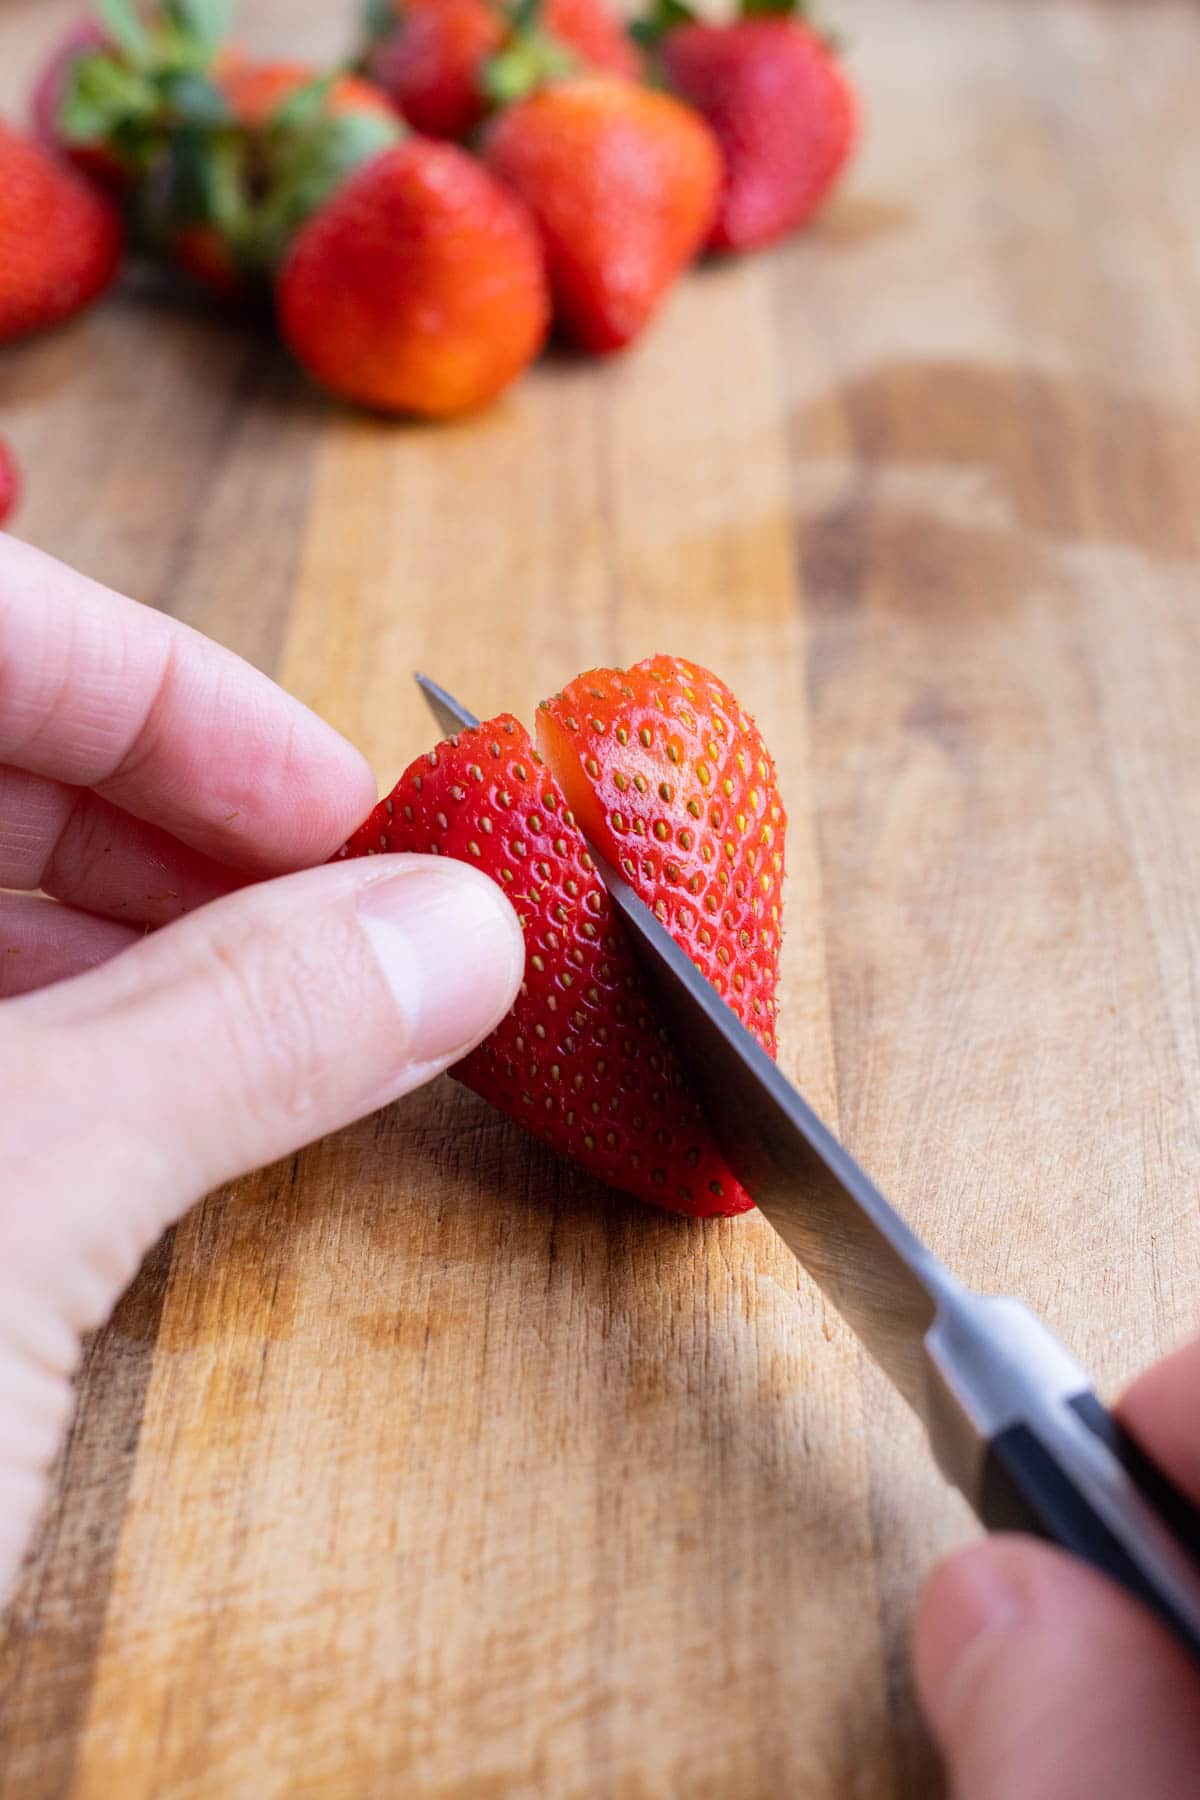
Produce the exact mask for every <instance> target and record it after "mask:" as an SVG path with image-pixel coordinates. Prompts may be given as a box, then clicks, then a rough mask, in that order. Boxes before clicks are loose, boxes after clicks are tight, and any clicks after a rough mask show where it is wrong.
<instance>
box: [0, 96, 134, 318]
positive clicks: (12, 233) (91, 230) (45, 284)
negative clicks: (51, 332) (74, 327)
mask: <svg viewBox="0 0 1200 1800" xmlns="http://www.w3.org/2000/svg"><path fill="white" fill-rule="evenodd" d="M120 256H121V221H120V217H119V215H118V213H117V211H116V208H115V207H114V206H113V205H112V204H111V202H110V201H109V200H108V199H107V198H105V196H104V195H102V194H100V193H99V192H98V191H97V190H96V189H95V188H93V187H91V186H89V184H88V183H87V182H86V181H84V180H83V178H82V177H81V176H79V175H77V174H76V173H75V171H74V170H73V169H69V168H67V166H66V165H65V164H63V163H59V162H55V160H54V158H53V157H52V156H49V155H47V153H46V151H45V150H43V149H42V148H41V146H40V145H39V144H35V143H34V142H33V141H32V140H31V139H29V138H22V137H18V136H17V134H16V133H15V132H13V131H10V130H9V129H8V127H7V126H6V125H0V343H7V342H8V340H9V339H10V338H15V337H22V336H23V335H24V334H25V333H26V332H29V331H37V330H40V329H41V328H42V327H44V326H48V325H57V324H59V323H61V321H62V320H64V319H69V318H70V317H71V316H72V314H74V313H77V312H79V311H81V310H82V308H83V307H85V306H86V305H87V304H88V303H89V301H92V300H94V299H95V298H96V296H97V295H98V294H100V293H102V292H103V291H104V289H105V288H106V287H107V286H108V285H109V283H110V282H111V281H112V279H113V277H114V275H115V274H116V272H117V265H118V263H119V261H120Z"/></svg>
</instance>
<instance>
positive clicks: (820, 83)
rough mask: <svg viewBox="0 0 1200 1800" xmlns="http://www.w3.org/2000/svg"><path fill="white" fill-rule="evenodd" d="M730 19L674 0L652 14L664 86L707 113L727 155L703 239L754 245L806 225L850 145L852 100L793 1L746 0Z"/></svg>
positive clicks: (837, 67) (720, 246) (735, 246)
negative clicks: (695, 15) (660, 22)
mask: <svg viewBox="0 0 1200 1800" xmlns="http://www.w3.org/2000/svg"><path fill="white" fill-rule="evenodd" d="M746 11H747V13H748V14H752V16H748V17H744V18H742V19H739V20H737V21H735V22H734V23H732V24H713V25H710V24H701V23H695V22H687V12H686V9H685V8H684V7H683V6H682V5H681V4H680V0H661V5H660V15H661V14H662V13H664V12H665V15H666V19H667V20H668V21H674V20H678V19H680V18H682V19H683V20H684V22H683V23H672V24H668V25H667V26H666V28H665V29H664V28H662V27H658V28H656V27H655V26H654V25H651V27H650V32H651V34H653V33H654V32H655V31H656V29H658V30H661V36H660V37H659V42H658V67H659V69H660V71H661V74H662V76H663V79H664V80H665V82H666V85H667V86H668V87H669V88H670V89H671V91H672V92H673V93H675V94H678V95H679V96H680V97H681V98H682V99H684V100H686V101H688V102H689V104H690V105H692V106H694V107H695V108H696V110H697V112H699V113H701V114H703V116H704V118H706V119H707V120H708V123H709V124H710V125H711V127H712V129H713V131H714V132H715V133H716V136H717V138H718V140H719V142H720V145H721V152H722V155H723V156H724V159H725V181H724V186H723V189H722V193H721V201H720V205H719V207H718V209H717V214H716V218H715V220H714V222H713V227H712V234H711V237H710V240H709V242H710V244H711V245H712V247H713V248H714V249H717V250H752V249H757V248H758V247H759V246H760V245H763V244H769V243H771V242H773V241H774V240H775V239H776V238H780V237H782V236H784V235H785V233H787V232H789V231H794V230H795V229H796V227H797V226H799V225H802V224H804V222H805V220H806V219H808V218H810V217H811V216H812V214H813V213H814V212H815V211H816V210H817V208H818V207H819V206H820V205H821V203H822V202H823V201H824V200H825V199H826V198H827V196H828V194H829V193H830V191H831V189H832V188H833V186H834V184H835V183H836V181H837V179H838V177H839V176H840V175H841V173H842V170H843V169H844V168H845V165H846V163H847V161H848V159H849V157H850V154H851V152H852V150H853V149H854V145H855V141H856V139H857V136H858V102H857V100H856V98H855V93H854V89H853V87H852V86H851V84H850V80H849V77H848V76H847V75H846V73H845V71H844V69H843V68H842V65H841V63H840V62H839V60H838V58H837V56H836V55H835V53H834V51H833V50H832V49H831V48H830V46H829V44H828V43H827V42H826V41H825V40H824V39H823V38H821V37H820V36H819V35H818V34H817V33H816V32H815V31H814V30H812V29H811V27H810V26H808V25H806V24H805V23H804V20H803V18H802V17H798V16H796V10H795V7H794V4H793V0H780V4H779V5H778V6H775V5H772V4H769V3H768V0H753V5H752V7H751V6H747V7H746Z"/></svg>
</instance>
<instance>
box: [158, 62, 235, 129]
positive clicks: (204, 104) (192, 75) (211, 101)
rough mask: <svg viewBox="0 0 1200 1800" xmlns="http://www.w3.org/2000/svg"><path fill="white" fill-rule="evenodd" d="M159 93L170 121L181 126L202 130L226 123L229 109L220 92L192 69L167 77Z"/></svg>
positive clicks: (206, 78)
mask: <svg viewBox="0 0 1200 1800" xmlns="http://www.w3.org/2000/svg"><path fill="white" fill-rule="evenodd" d="M162 93H163V98H164V99H165V101H166V102H167V105H168V106H169V108H170V111H171V115H172V118H173V119H174V120H175V121H176V122H177V123H179V124H181V125H190V126H194V127H196V128H197V129H200V130H203V129H205V128H206V127H212V126H218V125H224V124H227V123H228V121H229V106H228V103H227V101H226V99H225V96H224V94H223V93H222V92H221V90H220V88H219V87H217V85H216V84H215V82H212V81H210V80H209V79H208V77H207V76H206V75H202V74H200V73H198V72H197V71H196V70H194V69H184V70H182V71H180V73H179V74H177V75H171V76H169V77H167V79H166V80H165V81H164V82H163V84H162Z"/></svg>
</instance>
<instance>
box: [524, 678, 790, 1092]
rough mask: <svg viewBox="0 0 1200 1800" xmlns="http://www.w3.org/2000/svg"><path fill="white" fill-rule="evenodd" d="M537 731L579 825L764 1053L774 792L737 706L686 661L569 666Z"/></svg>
mask: <svg viewBox="0 0 1200 1800" xmlns="http://www.w3.org/2000/svg"><path fill="white" fill-rule="evenodd" d="M537 734H538V744H539V747H540V748H541V751H542V754H543V755H544V756H545V758H546V760H547V762H548V763H549V764H550V766H551V767H552V768H553V769H554V772H555V774H556V775H557V776H558V779H559V780H560V781H561V783H562V785H563V790H564V792H565V793H566V796H567V799H568V800H569V801H570V804H571V807H572V810H573V811H574V813H575V816H576V818H577V819H578V821H579V824H580V827H581V829H582V830H583V832H584V834H585V835H586V836H587V837H589V838H590V839H591V841H592V842H593V843H594V844H595V845H596V846H597V848H598V849H600V850H602V851H603V852H604V854H605V856H607V857H608V859H609V861H610V862H611V863H612V864H613V865H614V867H616V868H619V869H620V870H621V873H622V874H623V875H624V876H625V879H626V880H627V881H628V882H629V885H630V886H631V887H632V888H634V889H636V891H637V892H638V893H639V894H640V895H641V897H642V899H643V900H644V901H645V902H646V904H647V905H648V906H650V907H652V908H653V910H654V911H655V912H656V913H657V914H658V916H659V918H660V919H661V920H662V922H663V924H664V925H665V926H666V928H667V930H668V931H669V932H670V933H671V936H672V937H673V938H674V939H675V941H676V943H677V944H679V945H681V946H682V948H683V949H684V950H686V951H687V953H688V955H689V956H690V957H691V958H692V961H693V962H694V963H696V964H697V966H698V967H699V968H700V969H701V971H702V972H703V973H704V974H705V975H706V976H707V977H708V979H709V981H710V982H711V983H712V985H713V987H715V988H716V990H717V992H718V994H720V995H721V997H722V998H723V999H724V1000H725V1001H726V1002H727V1003H728V1005H729V1006H731V1007H732V1008H733V1010H734V1012H735V1013H737V1015H738V1017H739V1018H740V1019H741V1021H742V1023H743V1025H745V1026H746V1028H747V1029H748V1030H749V1031H752V1032H753V1033H754V1035H755V1037H757V1038H758V1040H759V1042H760V1043H761V1044H762V1046H763V1049H764V1050H766V1051H767V1052H768V1053H769V1054H770V1055H772V1056H774V1054H775V1011H776V1001H775V988H776V983H777V979H778V972H779V937H780V914H781V907H782V889H783V841H784V833H785V830H786V823H787V822H786V819H785V817H784V812H783V805H782V802H781V801H780V799H779V794H778V790H777V788H776V783H775V765H774V763H773V762H772V760H771V755H770V752H769V751H768V750H767V747H766V745H765V744H764V743H763V741H762V738H761V736H760V735H759V732H758V728H757V726H756V725H755V723H754V721H753V719H751V718H750V716H749V714H748V713H746V712H745V711H743V709H742V707H741V706H739V704H738V702H737V701H736V700H735V698H734V696H733V695H732V694H731V693H730V691H729V689H728V688H727V687H726V686H725V684H724V682H722V681H718V680H717V678H716V676H715V675H710V674H709V673H708V671H707V669H701V668H699V667H697V665H696V664H695V663H689V662H683V661H681V660H680V658H678V657H674V656H653V657H650V658H649V659H648V660H647V661H646V662H642V663H639V664H638V665H637V667H636V668H633V669H626V670H615V669H593V670H592V671H591V672H590V673H589V674H586V675H579V676H577V677H576V679H575V680H574V681H573V682H571V684H570V685H569V686H568V687H566V688H564V689H563V691H562V693H561V694H556V695H555V697H554V699H553V700H543V702H542V704H541V707H540V708H539V711H538V722H537Z"/></svg>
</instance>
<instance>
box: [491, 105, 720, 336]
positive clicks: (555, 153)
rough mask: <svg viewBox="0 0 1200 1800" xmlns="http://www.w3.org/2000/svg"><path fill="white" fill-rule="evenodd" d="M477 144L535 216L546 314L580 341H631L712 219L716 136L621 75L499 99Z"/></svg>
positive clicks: (717, 157)
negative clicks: (550, 307)
mask: <svg viewBox="0 0 1200 1800" xmlns="http://www.w3.org/2000/svg"><path fill="white" fill-rule="evenodd" d="M502 79H503V78H502ZM482 153H483V158H484V161H485V162H486V163H487V164H488V167H489V168H491V169H494V170H495V172H496V174H497V175H499V176H500V178H501V179H502V180H503V181H506V182H507V183H508V184H509V186H510V187H511V188H512V189H513V190H514V191H515V192H516V193H518V194H519V195H520V196H521V198H522V199H523V200H524V201H525V203H526V205H527V206H528V207H529V209H530V211H531V212H532V213H533V215H534V217H535V218H536V219H537V221H538V224H539V226H540V227H541V232H542V237H543V240H544V243H545V246H546V261H547V266H548V268H549V271H550V285H551V287H552V289H553V292H554V305H555V315H556V317H557V319H558V321H559V323H560V324H561V325H562V326H563V328H564V330H565V331H566V334H567V336H568V337H569V338H570V339H571V340H572V341H573V342H574V343H576V344H578V345H579V346H580V347H581V348H582V349H584V350H591V351H595V352H602V351H610V350H619V349H621V348H622V347H623V346H624V345H626V344H628V343H630V342H632V340H633V339H634V338H636V337H637V336H638V334H639V333H640V332H641V331H643V330H644V329H645V327H646V326H647V325H648V324H649V323H650V321H651V319H652V318H653V317H654V315H655V313H656V312H657V311H658V309H659V307H660V306H661V305H662V303H663V301H664V299H665V298H666V296H667V294H668V292H669V291H670V289H671V288H672V287H673V285H674V283H675V281H676V280H677V279H678V277H679V276H680V275H682V273H683V271H684V270H685V269H686V268H687V267H688V265H689V264H690V263H691V262H692V261H693V260H694V258H695V256H696V255H697V253H698V252H699V250H700V249H701V247H702V246H703V244H704V242H705V240H706V238H707V237H708V234H709V231H710V229H711V227H712V221H713V217H714V214H715V211H716V206H717V199H718V195H719V192H720V185H721V155H720V151H719V149H718V146H717V142H716V139H715V138H714V137H713V134H712V132H711V131H710V130H709V128H708V126H707V125H706V124H705V123H704V121H703V119H701V118H700V117H699V115H698V114H697V113H695V112H693V111H692V110H691V108H690V107H687V106H684V105H683V104H682V103H681V102H680V101H678V100H675V99H673V98H672V97H671V95H669V94H661V93H657V92H655V91H654V90H653V89H651V88H646V87H639V86H637V85H636V84H635V83H633V82H629V81H620V80H617V79H616V78H615V77H613V76H610V75H576V76H567V77H565V78H562V79H557V80H551V81H549V82H548V83H547V84H546V85H545V86H541V87H538V88H536V90H535V91H534V92H532V93H530V94H529V95H528V97H527V98H524V99H518V100H515V101H514V102H513V103H511V104H509V105H506V106H504V107H503V109H502V110H501V111H500V112H499V113H498V114H497V115H496V117H495V118H494V119H493V120H492V121H491V123H490V124H489V125H488V127H487V129H486V131H485V132H484V136H483V141H482Z"/></svg>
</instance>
